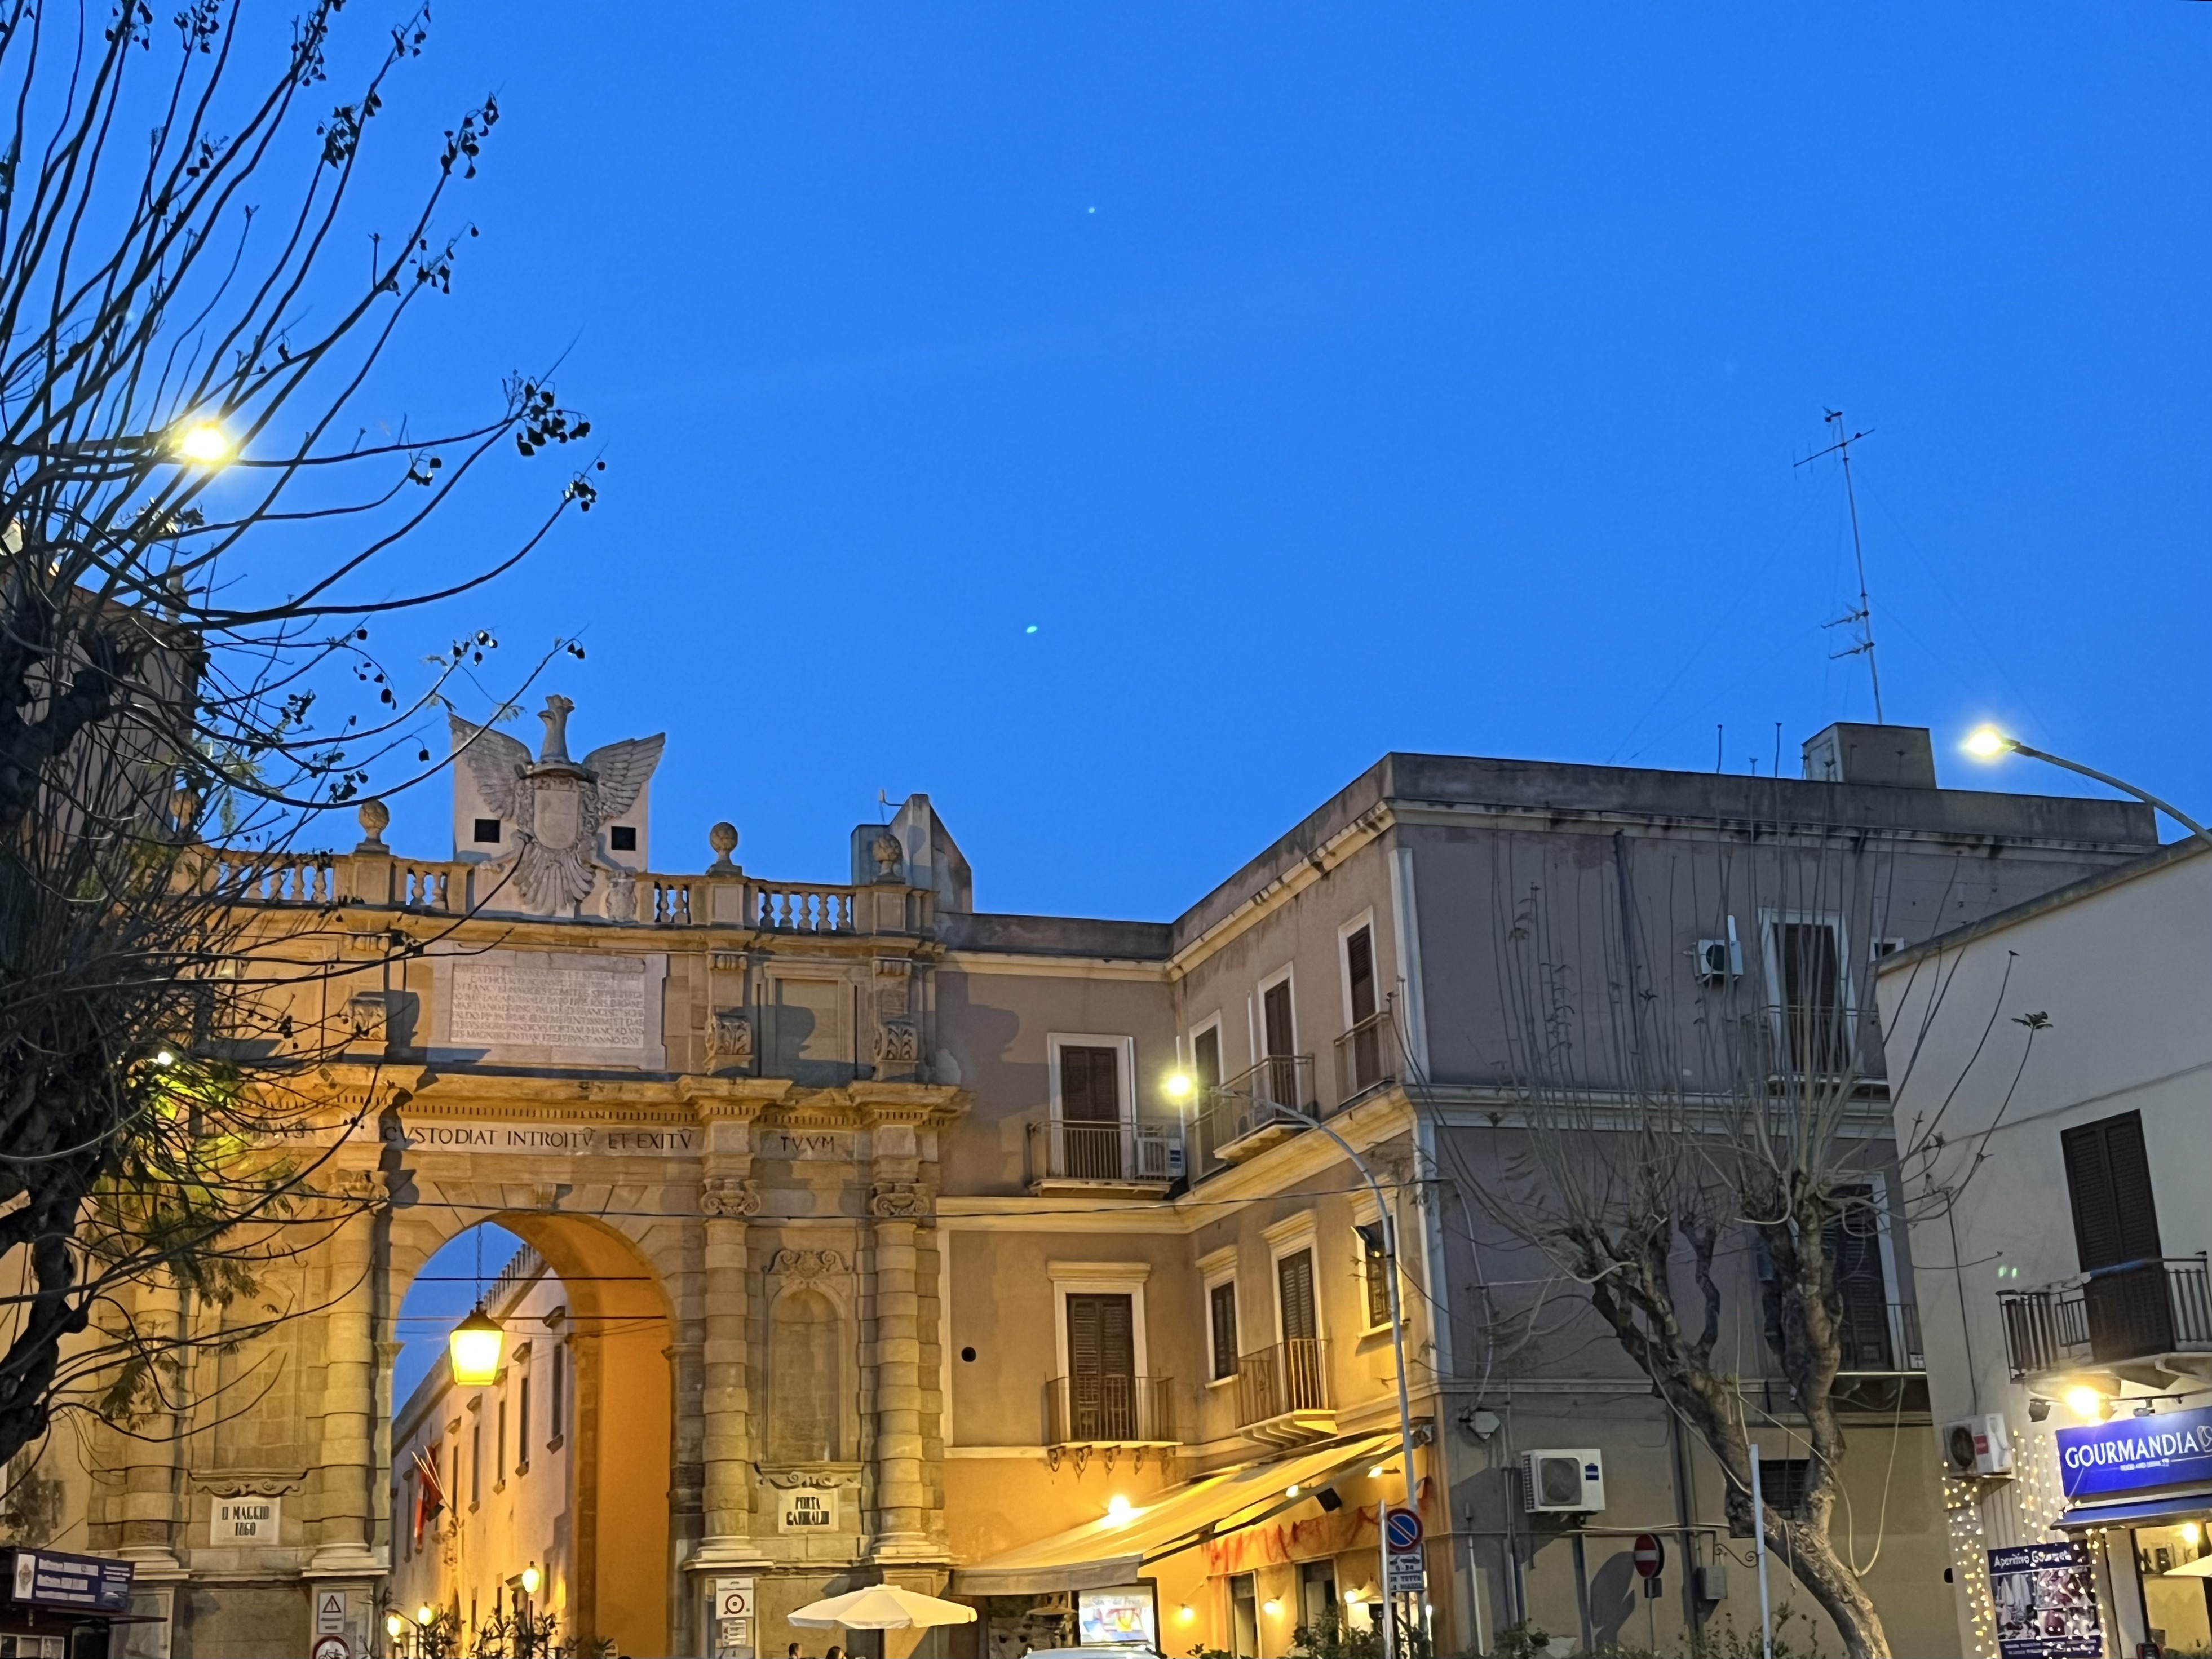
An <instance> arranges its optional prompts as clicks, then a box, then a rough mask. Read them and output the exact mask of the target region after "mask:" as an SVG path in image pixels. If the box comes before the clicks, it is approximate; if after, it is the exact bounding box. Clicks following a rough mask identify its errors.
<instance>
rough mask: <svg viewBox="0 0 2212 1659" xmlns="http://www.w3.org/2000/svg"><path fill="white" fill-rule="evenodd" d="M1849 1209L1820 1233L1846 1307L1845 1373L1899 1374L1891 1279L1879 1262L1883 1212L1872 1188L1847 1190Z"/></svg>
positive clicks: (1839, 1294)
mask: <svg viewBox="0 0 2212 1659" xmlns="http://www.w3.org/2000/svg"><path fill="white" fill-rule="evenodd" d="M1842 1196H1843V1197H1844V1198H1845V1199H1846V1200H1848V1207H1847V1208H1845V1209H1844V1212H1842V1213H1841V1214H1840V1215H1834V1216H1831V1217H1829V1218H1828V1225H1826V1227H1825V1228H1824V1229H1822V1231H1821V1238H1822V1243H1823V1244H1824V1246H1825V1248H1826V1250H1827V1253H1828V1261H1829V1264H1830V1266H1831V1267H1832V1269H1833V1270H1834V1273H1835V1278H1836V1294H1837V1296H1838V1297H1839V1298H1840V1299H1841V1300H1842V1302H1843V1304H1844V1320H1843V1333H1842V1335H1843V1352H1842V1361H1843V1368H1844V1370H1847V1371H1888V1370H1896V1369H1897V1366H1896V1363H1895V1360H1896V1357H1895V1355H1894V1353H1893V1352H1892V1345H1891V1340H1890V1328H1889V1275H1888V1273H1887V1269H1885V1268H1884V1267H1883V1266H1882V1261H1881V1212H1880V1211H1879V1210H1878V1209H1876V1208H1875V1197H1874V1189H1873V1188H1870V1187H1854V1188H1847V1189H1846V1190H1845V1191H1844V1193H1843V1194H1842Z"/></svg>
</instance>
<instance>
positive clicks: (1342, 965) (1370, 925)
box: [1291, 904, 1390, 1031]
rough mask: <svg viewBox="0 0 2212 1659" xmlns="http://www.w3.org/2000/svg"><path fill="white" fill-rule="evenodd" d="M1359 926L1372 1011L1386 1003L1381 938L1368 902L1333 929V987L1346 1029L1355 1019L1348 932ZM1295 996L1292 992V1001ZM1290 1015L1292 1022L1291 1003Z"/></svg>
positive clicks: (1294, 1012) (1385, 1008) (1294, 1013)
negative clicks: (1340, 1001)
mask: <svg viewBox="0 0 2212 1659" xmlns="http://www.w3.org/2000/svg"><path fill="white" fill-rule="evenodd" d="M1363 927H1364V928H1365V929H1366V930H1367V969H1368V972H1369V973H1370V974H1372V975H1374V977H1375V1012H1376V1013H1378V1014H1380V1013H1383V1012H1387V1011H1388V1009H1389V1006H1390V996H1389V992H1387V991H1386V990H1384V989H1383V954H1382V952H1383V942H1382V940H1381V939H1379V938H1377V937H1376V930H1375V907H1374V906H1373V905H1371V904H1370V905H1369V906H1368V907H1367V908H1365V909H1364V910H1362V911H1361V912H1360V913H1359V914H1358V915H1356V916H1354V917H1352V920H1351V921H1346V922H1344V923H1341V924H1340V926H1339V927H1338V928H1337V930H1336V978H1337V989H1338V992H1339V994H1340V995H1341V996H1342V998H1343V1000H1344V1029H1345V1030H1346V1031H1350V1030H1352V1027H1353V1026H1355V1025H1357V1024H1358V1023H1359V1022H1358V1020H1356V1019H1354V1018H1352V935H1353V934H1354V933H1358V931H1359V930H1360V929H1361V928H1363ZM1295 1000H1296V998H1295V994H1293V1002H1294V1003H1295ZM1291 1018H1292V1020H1293V1022H1295V1021H1296V1019H1297V1010H1296V1008H1295V1006H1293V1008H1292V1010H1291Z"/></svg>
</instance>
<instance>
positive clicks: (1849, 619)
mask: <svg viewBox="0 0 2212 1659" xmlns="http://www.w3.org/2000/svg"><path fill="white" fill-rule="evenodd" d="M1826 424H1828V425H1829V426H1832V427H1833V428H1835V429H1836V441H1834V442H1833V443H1832V444H1830V445H1829V446H1828V447H1826V449H1821V450H1815V451H1814V453H1812V454H1810V455H1808V456H1807V457H1805V459H1803V460H1802V461H1799V462H1798V463H1797V465H1799V466H1805V465H1809V464H1810V463H1812V462H1814V461H1817V460H1819V459H1820V457H1821V456H1823V455H1833V456H1835V457H1836V458H1837V459H1838V460H1839V461H1841V462H1842V463H1843V468H1844V501H1845V503H1846V504H1847V505H1848V506H1849V507H1850V515H1851V556H1852V557H1853V558H1854V559H1856V560H1857V562H1858V571H1859V604H1858V609H1857V610H1856V611H1845V612H1844V614H1843V615H1842V616H1840V617H1837V618H1836V619H1835V621H1833V622H1832V623H1826V624H1824V625H1825V626H1826V627H1829V628H1844V627H1850V628H1851V629H1855V630H1856V631H1855V633H1854V635H1853V637H1854V638H1855V639H1856V640H1857V641H1858V642H1857V644H1856V645H1852V646H1850V647H1846V648H1845V649H1844V650H1841V651H1832V652H1830V653H1828V654H1829V658H1830V660H1833V659H1835V658H1838V657H1862V656H1863V657H1864V658H1865V659H1867V678H1869V680H1871V681H1873V682H1874V719H1875V725H1877V726H1886V725H1887V724H1888V721H1887V720H1884V719H1883V718H1882V713H1881V669H1880V668H1878V667H1876V666H1875V659H1874V607H1873V605H1871V604H1869V601H1868V599H1867V585H1866V549H1865V548H1864V547H1863V545H1861V544H1860V542H1859V498H1858V492H1857V491H1856V490H1855V489H1852V488H1851V446H1852V445H1853V444H1855V443H1857V441H1859V440H1860V439H1862V438H1870V437H1872V436H1873V435H1874V428H1872V427H1869V428H1867V429H1866V430H1865V431H1863V432H1850V431H1847V429H1846V428H1844V411H1843V410H1840V409H1832V410H1828V411H1827V414H1826Z"/></svg>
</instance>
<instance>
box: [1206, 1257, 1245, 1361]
mask: <svg viewBox="0 0 2212 1659" xmlns="http://www.w3.org/2000/svg"><path fill="white" fill-rule="evenodd" d="M1198 1276H1199V1283H1200V1285H1201V1286H1203V1287H1204V1294H1205V1297H1206V1387H1207V1388H1209V1389H1219V1388H1225V1387H1227V1386H1228V1385H1229V1384H1230V1383H1234V1382H1235V1381H1236V1380H1237V1370H1239V1368H1240V1367H1242V1365H1243V1363H1244V1297H1243V1293H1242V1292H1241V1291H1239V1289H1238V1287H1237V1247H1236V1246H1235V1245H1234V1244H1231V1245H1228V1246H1225V1248H1223V1249H1218V1250H1216V1251H1214V1252H1213V1253H1212V1255H1208V1256H1206V1257H1205V1258H1204V1259H1203V1260H1202V1261H1200V1262H1199V1264H1198ZM1223 1285H1227V1286H1228V1287H1229V1292H1230V1305H1229V1313H1230V1322H1231V1324H1232V1325H1234V1326H1235V1327H1236V1344H1237V1351H1236V1352H1234V1353H1232V1354H1231V1355H1230V1356H1229V1360H1230V1364H1229V1370H1227V1371H1226V1372H1225V1373H1222V1374H1218V1375H1217V1373H1218V1372H1219V1368H1220V1363H1221V1352H1220V1349H1219V1348H1218V1346H1216V1344H1215V1341H1214V1338H1215V1336H1216V1334H1217V1333H1216V1331H1215V1329H1214V1325H1213V1293H1214V1291H1218V1290H1219V1289H1220V1288H1221V1287H1222V1286H1223Z"/></svg>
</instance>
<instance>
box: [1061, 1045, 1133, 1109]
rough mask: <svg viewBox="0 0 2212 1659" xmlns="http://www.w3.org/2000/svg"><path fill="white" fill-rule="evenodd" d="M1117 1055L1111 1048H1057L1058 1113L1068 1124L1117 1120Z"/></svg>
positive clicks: (1069, 1046) (1119, 1084)
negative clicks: (1058, 1078)
mask: <svg viewBox="0 0 2212 1659" xmlns="http://www.w3.org/2000/svg"><path fill="white" fill-rule="evenodd" d="M1120 1059H1121V1056H1120V1055H1118V1054H1115V1052H1114V1050H1113V1049H1111V1048H1077V1047H1076V1046H1075V1045H1073V1043H1069V1044H1065V1045H1063V1046H1062V1047H1061V1048H1060V1116H1061V1117H1062V1118H1064V1119H1066V1121H1068V1122H1071V1123H1118V1122H1119V1121H1121V1066H1120V1064H1119V1062H1120Z"/></svg>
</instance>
